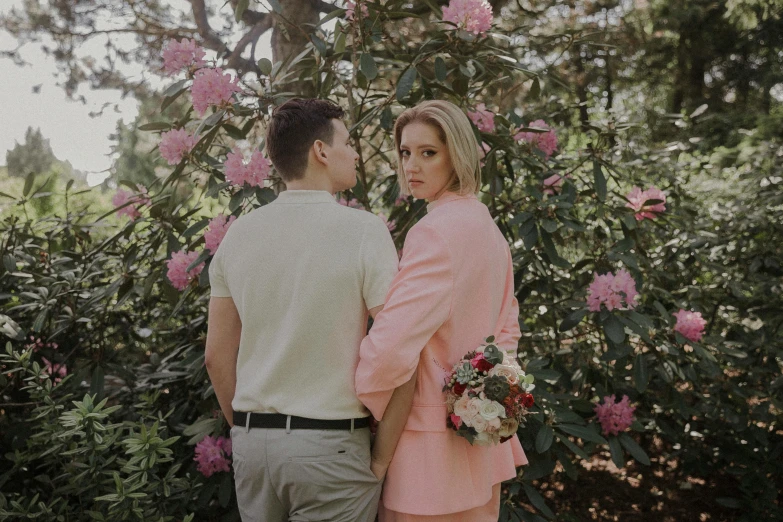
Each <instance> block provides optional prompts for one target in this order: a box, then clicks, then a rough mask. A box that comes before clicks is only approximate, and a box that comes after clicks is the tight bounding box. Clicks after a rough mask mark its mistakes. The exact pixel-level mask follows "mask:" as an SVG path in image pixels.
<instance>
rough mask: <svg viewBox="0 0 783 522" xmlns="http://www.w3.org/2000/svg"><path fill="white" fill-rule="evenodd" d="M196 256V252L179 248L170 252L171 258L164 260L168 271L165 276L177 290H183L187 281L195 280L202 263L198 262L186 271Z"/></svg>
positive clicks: (202, 268)
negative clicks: (177, 250)
mask: <svg viewBox="0 0 783 522" xmlns="http://www.w3.org/2000/svg"><path fill="white" fill-rule="evenodd" d="M197 258H198V252H188V251H187V250H180V251H179V252H174V253H173V254H171V259H169V260H168V261H166V266H167V267H168V272H167V273H166V276H167V277H168V278H169V281H171V285H172V286H173V287H174V288H176V289H177V290H184V289H185V288H187V286H188V283H190V282H191V281H193V280H195V279H196V278H197V277H198V276H199V274H200V273H201V271H202V270H204V263H200V264H199V265H197V266H196V267H195V268H193V269H192V270H190V271H189V272H188V266H189V265H190V264H191V263H192V262H193V261H195V260H196V259H197Z"/></svg>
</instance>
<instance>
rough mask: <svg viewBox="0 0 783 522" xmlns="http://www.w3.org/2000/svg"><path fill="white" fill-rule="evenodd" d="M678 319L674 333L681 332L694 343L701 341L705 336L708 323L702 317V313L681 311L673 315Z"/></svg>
mask: <svg viewBox="0 0 783 522" xmlns="http://www.w3.org/2000/svg"><path fill="white" fill-rule="evenodd" d="M672 315H674V317H676V318H677V324H676V325H675V326H674V331H675V332H679V333H680V334H681V335H682V336H683V337H685V338H686V339H688V340H689V341H693V342H694V343H698V342H699V341H701V338H702V336H703V335H704V327H705V326H706V325H707V321H706V320H705V319H704V318H703V317H702V316H701V312H689V311H688V310H683V309H680V311H679V312H677V313H676V314H672Z"/></svg>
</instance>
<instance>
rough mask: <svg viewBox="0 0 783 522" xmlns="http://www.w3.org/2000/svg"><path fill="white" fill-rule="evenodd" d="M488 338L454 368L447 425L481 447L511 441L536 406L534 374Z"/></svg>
mask: <svg viewBox="0 0 783 522" xmlns="http://www.w3.org/2000/svg"><path fill="white" fill-rule="evenodd" d="M494 341H495V337H494V336H492V337H487V339H486V341H485V344H482V345H481V346H479V347H478V348H477V349H476V350H475V351H472V352H468V353H467V354H466V355H465V356H464V357H463V358H462V359H461V360H460V361H459V362H458V363H457V364H455V365H454V368H453V369H452V370H451V374H450V375H449V376H448V377H447V378H446V385H445V386H444V387H443V391H444V392H445V393H446V408H447V412H448V418H447V419H446V424H447V425H448V427H449V428H451V429H453V430H454V431H456V432H457V435H459V436H461V437H465V438H466V439H467V440H468V442H470V443H471V444H473V445H477V446H491V445H493V444H500V443H502V442H505V441H507V440H508V439H510V438H511V437H513V436H514V434H515V433H516V432H517V428H518V427H519V426H520V424H522V425H524V417H525V415H527V414H528V413H529V408H531V407H532V406H533V396H532V395H531V394H530V392H531V391H533V388H535V385H534V384H533V376H532V375H526V374H525V372H524V371H522V368H521V367H520V366H519V364H518V363H517V361H516V360H514V359H513V358H511V357H509V356H508V355H505V354H504V353H503V352H501V351H500V350H499V349H498V347H497V346H495V345H494V344H493V343H494Z"/></svg>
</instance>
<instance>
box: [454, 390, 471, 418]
mask: <svg viewBox="0 0 783 522" xmlns="http://www.w3.org/2000/svg"><path fill="white" fill-rule="evenodd" d="M469 401H470V399H469V398H468V397H467V396H466V395H463V396H462V397H460V398H459V399H457V402H455V403H454V415H457V416H459V417H462V418H463V419H464V418H465V417H467V415H468V402H469Z"/></svg>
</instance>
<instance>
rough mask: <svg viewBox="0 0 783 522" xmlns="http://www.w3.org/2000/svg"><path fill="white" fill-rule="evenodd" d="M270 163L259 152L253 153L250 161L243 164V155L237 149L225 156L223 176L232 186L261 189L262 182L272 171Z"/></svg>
mask: <svg viewBox="0 0 783 522" xmlns="http://www.w3.org/2000/svg"><path fill="white" fill-rule="evenodd" d="M271 165H272V164H271V163H270V162H269V160H268V159H266V158H265V157H264V155H263V154H261V151H258V150H257V151H254V152H253V154H252V155H251V156H250V161H249V162H248V163H245V155H244V154H243V153H242V151H241V150H240V149H239V147H234V149H233V150H232V151H231V152H229V153H228V155H227V156H226V163H225V169H224V171H225V174H226V181H230V182H231V183H233V184H234V185H239V186H242V185H244V184H245V183H247V184H248V185H250V186H251V187H263V186H264V180H265V179H267V178H268V177H269V173H270V172H271V171H272V167H271Z"/></svg>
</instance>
